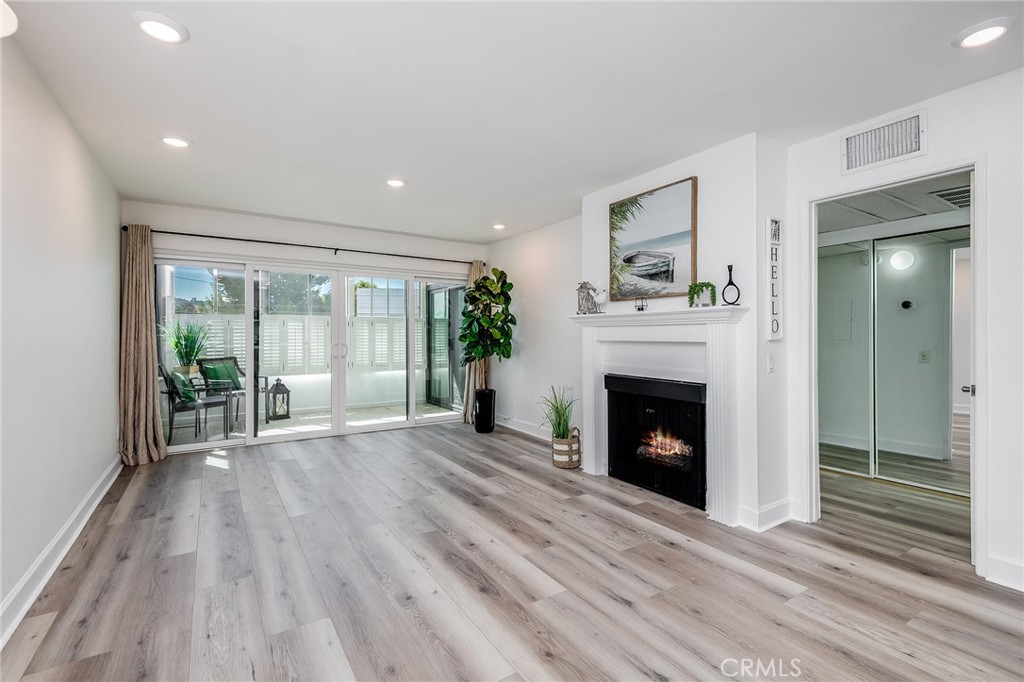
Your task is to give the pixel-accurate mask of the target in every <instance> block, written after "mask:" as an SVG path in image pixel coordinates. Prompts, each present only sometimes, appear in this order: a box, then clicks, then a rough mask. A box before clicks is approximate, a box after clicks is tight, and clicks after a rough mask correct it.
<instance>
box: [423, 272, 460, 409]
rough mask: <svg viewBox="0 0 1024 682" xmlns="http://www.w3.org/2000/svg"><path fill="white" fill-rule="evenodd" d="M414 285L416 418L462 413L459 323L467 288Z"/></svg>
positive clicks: (457, 285) (441, 284)
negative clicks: (415, 296) (417, 374)
mask: <svg viewBox="0 0 1024 682" xmlns="http://www.w3.org/2000/svg"><path fill="white" fill-rule="evenodd" d="M416 286H417V297H418V300H419V301H420V303H419V305H418V306H417V311H418V315H417V327H416V335H417V336H416V346H417V347H416V358H417V360H416V362H417V373H422V377H417V383H416V418H417V419H435V418H443V417H446V416H449V417H450V416H452V415H455V414H459V413H461V411H462V404H463V403H462V391H463V383H464V382H465V377H466V371H465V368H464V367H463V366H462V348H461V346H460V345H459V324H460V321H461V311H462V300H463V295H464V294H465V291H466V285H465V284H453V283H438V282H417V283H416ZM421 328H422V329H423V332H422V334H421V332H420V329H421ZM421 358H422V361H421ZM421 364H422V365H423V368H422V369H420V365H421Z"/></svg>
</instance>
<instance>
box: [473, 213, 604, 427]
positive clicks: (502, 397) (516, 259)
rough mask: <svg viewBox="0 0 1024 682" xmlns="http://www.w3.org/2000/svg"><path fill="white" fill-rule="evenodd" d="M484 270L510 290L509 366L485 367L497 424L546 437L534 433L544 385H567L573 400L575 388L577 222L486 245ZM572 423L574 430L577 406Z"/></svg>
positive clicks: (577, 386)
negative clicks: (498, 272)
mask: <svg viewBox="0 0 1024 682" xmlns="http://www.w3.org/2000/svg"><path fill="white" fill-rule="evenodd" d="M487 267H488V268H492V267H497V268H501V269H502V270H504V271H505V272H507V273H508V278H509V280H510V281H511V282H512V283H513V284H514V285H515V288H514V289H513V290H512V312H513V313H515V316H516V319H517V321H518V325H517V326H516V329H515V336H514V337H513V342H512V343H513V346H512V348H513V350H512V359H511V360H504V361H502V362H501V363H498V362H495V361H492V362H491V379H490V385H491V388H493V389H495V390H496V391H497V421H498V423H499V424H505V425H506V426H510V427H512V428H515V429H518V430H520V431H524V432H526V433H529V434H533V435H536V436H539V437H541V438H545V439H547V438H550V437H551V430H550V428H549V427H548V426H547V425H546V424H545V425H544V426H541V421H542V420H543V415H542V414H541V411H540V408H539V407H538V405H537V402H538V400H540V396H541V395H543V394H546V393H547V392H548V391H549V390H550V388H549V387H550V386H552V385H556V386H559V385H560V386H569V387H571V388H572V390H573V392H574V393H573V395H575V396H579V395H580V392H581V386H582V380H581V378H580V360H579V356H580V343H581V341H580V329H579V327H577V326H576V324H575V323H573V322H572V320H570V319H569V316H571V315H574V314H575V313H576V286H577V285H578V284H579V283H580V282H581V281H582V278H581V277H580V218H579V216H577V217H575V218H570V219H569V220H564V221H562V222H560V223H555V224H554V225H549V226H547V227H543V228H541V229H539V230H534V231H532V232H527V233H526V234H523V235H519V236H517V237H512V238H511V239H506V240H503V241H500V242H497V243H495V244H491V245H490V247H488V249H487ZM605 280H606V281H607V273H606V274H605ZM591 281H593V280H591ZM602 288H605V287H602ZM575 420H576V424H579V425H581V426H582V412H581V411H580V410H579V408H578V407H577V409H576V412H575ZM587 437H588V436H587V434H583V438H584V439H586V438H587Z"/></svg>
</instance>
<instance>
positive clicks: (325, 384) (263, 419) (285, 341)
mask: <svg viewBox="0 0 1024 682" xmlns="http://www.w3.org/2000/svg"><path fill="white" fill-rule="evenodd" d="M334 281H335V276H334V275H333V274H331V273H323V272H295V271H287V270H270V269H258V270H254V271H253V300H254V305H255V314H254V315H253V347H254V349H255V350H256V352H255V353H254V357H255V358H256V363H255V367H254V372H255V386H254V387H253V390H252V394H251V396H250V400H249V404H250V405H251V406H252V409H253V411H254V414H255V415H256V416H257V419H256V423H255V425H254V435H257V436H285V435H289V434H310V433H317V432H325V431H331V430H332V429H333V426H334V418H333V405H334V395H335V388H334V381H333V378H332V376H333V372H332V359H333V358H332V349H333V347H334V343H335V341H334V340H333V338H332V325H331V318H332V314H333V291H334Z"/></svg>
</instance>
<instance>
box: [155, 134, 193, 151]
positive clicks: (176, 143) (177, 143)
mask: <svg viewBox="0 0 1024 682" xmlns="http://www.w3.org/2000/svg"><path fill="white" fill-rule="evenodd" d="M161 139H163V141H164V144H165V145H167V146H168V147H177V148H179V149H184V148H185V147H191V146H192V143H191V142H190V141H189V140H186V139H185V138H184V137H178V136H177V135H165V136H164V137H163V138H161Z"/></svg>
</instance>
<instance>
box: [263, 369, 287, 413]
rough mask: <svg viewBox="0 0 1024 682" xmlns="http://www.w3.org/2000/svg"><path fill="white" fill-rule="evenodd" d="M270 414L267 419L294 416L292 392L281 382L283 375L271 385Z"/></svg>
mask: <svg viewBox="0 0 1024 682" xmlns="http://www.w3.org/2000/svg"><path fill="white" fill-rule="evenodd" d="M269 392H270V414H268V415H267V419H271V420H274V419H288V418H289V417H291V416H292V392H291V391H290V390H288V387H287V386H285V385H284V384H283V383H282V382H281V377H278V378H277V379H276V380H275V381H274V385H273V386H271V387H270V391H269Z"/></svg>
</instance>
